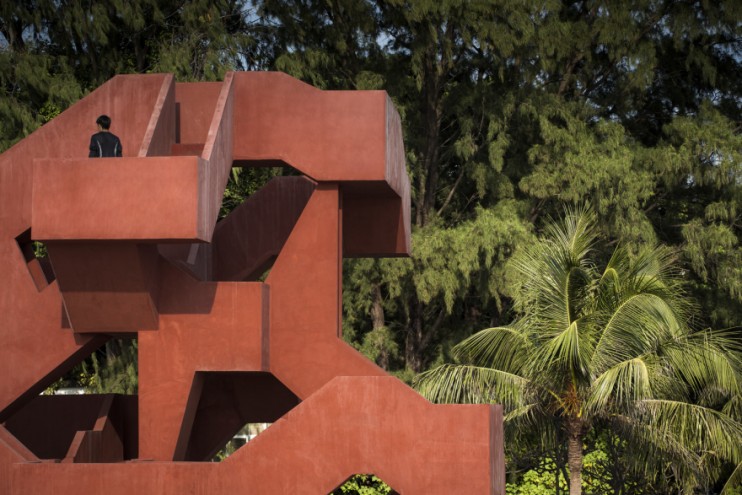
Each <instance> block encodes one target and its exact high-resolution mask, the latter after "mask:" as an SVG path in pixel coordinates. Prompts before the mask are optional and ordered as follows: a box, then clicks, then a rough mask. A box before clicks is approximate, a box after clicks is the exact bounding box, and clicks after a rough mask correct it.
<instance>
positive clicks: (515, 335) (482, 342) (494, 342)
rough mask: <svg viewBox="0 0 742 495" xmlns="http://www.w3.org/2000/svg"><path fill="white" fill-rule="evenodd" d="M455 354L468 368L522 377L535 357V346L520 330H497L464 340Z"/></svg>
mask: <svg viewBox="0 0 742 495" xmlns="http://www.w3.org/2000/svg"><path fill="white" fill-rule="evenodd" d="M452 352H453V355H454V356H455V357H456V358H457V359H459V360H461V361H462V362H464V363H467V364H474V365H477V366H485V367H488V368H495V369H499V370H502V371H507V372H509V373H514V374H522V373H523V369H524V368H525V367H526V366H527V365H528V362H529V360H530V357H531V355H532V354H533V345H532V344H531V342H530V341H529V340H528V336H527V335H526V334H524V333H523V332H522V331H520V330H519V329H518V328H515V327H494V328H487V329H485V330H481V331H479V332H477V333H475V334H474V335H472V336H470V337H468V338H466V339H464V340H463V341H461V342H459V343H458V344H456V346H454V348H453V349H452Z"/></svg>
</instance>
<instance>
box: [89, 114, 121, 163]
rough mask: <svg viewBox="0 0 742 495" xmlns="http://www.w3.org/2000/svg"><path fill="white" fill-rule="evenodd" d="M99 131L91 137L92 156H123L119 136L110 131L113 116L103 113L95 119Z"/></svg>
mask: <svg viewBox="0 0 742 495" xmlns="http://www.w3.org/2000/svg"><path fill="white" fill-rule="evenodd" d="M95 123H96V124H98V132H96V133H95V134H93V135H92V136H91V137H90V155H88V156H89V157H90V158H102V157H114V156H122V152H123V149H122V147H121V141H120V140H119V138H118V137H117V136H116V135H115V134H113V133H112V132H111V131H109V129H110V127H111V117H109V116H108V115H101V116H100V117H98V119H97V120H96V121H95Z"/></svg>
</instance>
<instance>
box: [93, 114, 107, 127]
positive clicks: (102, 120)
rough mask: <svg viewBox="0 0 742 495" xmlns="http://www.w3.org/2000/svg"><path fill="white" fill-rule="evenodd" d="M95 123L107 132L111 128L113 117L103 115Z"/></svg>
mask: <svg viewBox="0 0 742 495" xmlns="http://www.w3.org/2000/svg"><path fill="white" fill-rule="evenodd" d="M95 123H96V124H98V125H99V126H101V127H102V128H103V129H106V130H107V129H108V128H109V127H111V117H109V116H108V115H101V116H100V117H98V119H96V121H95Z"/></svg>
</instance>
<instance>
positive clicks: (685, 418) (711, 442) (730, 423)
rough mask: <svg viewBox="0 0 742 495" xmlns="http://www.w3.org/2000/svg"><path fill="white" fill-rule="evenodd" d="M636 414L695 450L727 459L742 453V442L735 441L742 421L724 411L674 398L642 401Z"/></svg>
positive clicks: (739, 435)
mask: <svg viewBox="0 0 742 495" xmlns="http://www.w3.org/2000/svg"><path fill="white" fill-rule="evenodd" d="M636 416H637V417H638V418H641V419H643V420H645V421H646V422H647V423H648V424H651V425H652V427H653V428H654V429H655V430H657V431H658V432H661V433H663V434H664V435H667V436H670V437H674V438H676V439H677V441H678V442H679V443H682V444H683V445H685V446H686V447H687V448H689V449H692V450H694V451H697V452H707V451H708V452H714V453H716V455H718V456H719V457H721V458H723V459H727V460H737V459H739V458H740V455H741V454H742V450H741V449H742V445H740V442H739V441H733V439H737V440H738V439H740V438H742V423H739V422H737V421H734V420H733V419H732V418H730V417H729V416H727V415H726V414H724V413H722V412H720V411H716V410H713V409H710V408H707V407H703V406H699V405H697V404H690V403H686V402H680V401H674V400H667V399H645V400H643V401H640V402H639V403H638V407H637V410H636Z"/></svg>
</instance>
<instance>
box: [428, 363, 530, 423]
mask: <svg viewBox="0 0 742 495" xmlns="http://www.w3.org/2000/svg"><path fill="white" fill-rule="evenodd" d="M414 385H415V387H416V388H417V390H418V391H419V392H420V393H421V394H422V395H423V397H425V398H427V399H428V400H430V401H432V402H440V403H446V404H448V403H492V402H497V403H500V404H502V405H503V407H504V408H505V410H506V412H507V411H510V410H513V409H515V408H518V407H522V406H524V405H525V404H526V402H525V397H524V395H525V391H526V390H527V389H528V388H529V386H530V382H529V380H528V379H526V378H523V377H521V376H518V375H515V374H512V373H507V372H505V371H500V370H496V369H492V368H485V367H480V366H469V365H454V364H444V365H441V366H438V367H437V368H434V369H432V370H430V371H426V372H425V373H422V374H420V375H418V376H417V377H416V378H415V380H414Z"/></svg>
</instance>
